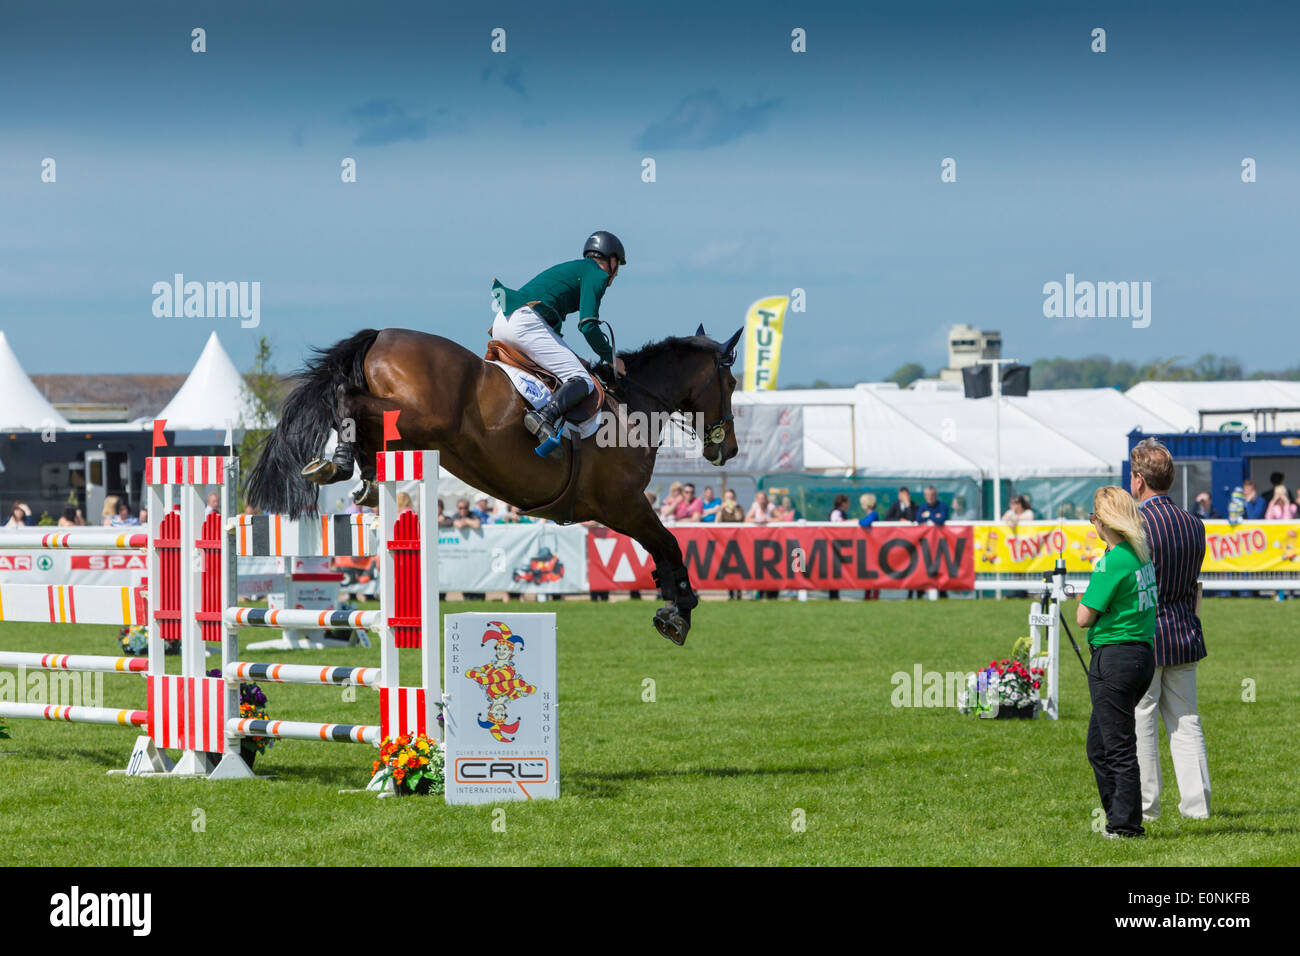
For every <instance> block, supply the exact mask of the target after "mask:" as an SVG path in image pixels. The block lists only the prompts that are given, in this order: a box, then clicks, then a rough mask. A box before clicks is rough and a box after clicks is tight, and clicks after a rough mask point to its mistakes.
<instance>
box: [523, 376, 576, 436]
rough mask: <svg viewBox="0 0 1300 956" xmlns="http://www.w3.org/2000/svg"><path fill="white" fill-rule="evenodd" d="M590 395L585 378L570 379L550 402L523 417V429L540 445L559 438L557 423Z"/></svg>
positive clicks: (557, 390)
mask: <svg viewBox="0 0 1300 956" xmlns="http://www.w3.org/2000/svg"><path fill="white" fill-rule="evenodd" d="M588 394H590V389H588V388H587V380H586V379H585V378H571V379H569V380H568V381H567V382H565V383H564V384H563V385H561V386H560V387H559V388H557V389H556V390H555V392H554V394H552V395H551V400H550V401H549V402H547V403H546V404H545V405H543V406H542V407H541V408H537V409H533V410H531V411H529V412H528V414H526V415H525V416H524V427H525V428H527V429H528V430H529V431H530V432H532V433H533V434H534V435H536V436H537V437H538V438H539V439H540V440H541V441H542V443H546V442H548V441H554V440H555V439H557V438H558V437H559V422H560V419H561V418H562V417H563V416H564V413H565V412H567V411H568V410H569V409H570V408H572V407H573V406H574V405H576V404H578V402H580V401H582V400H583V399H584V398H586V397H587V395H588Z"/></svg>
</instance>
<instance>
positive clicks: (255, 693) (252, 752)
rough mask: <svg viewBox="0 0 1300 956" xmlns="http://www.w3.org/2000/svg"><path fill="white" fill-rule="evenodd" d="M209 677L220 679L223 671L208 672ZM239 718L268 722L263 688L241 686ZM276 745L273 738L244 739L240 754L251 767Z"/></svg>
mask: <svg viewBox="0 0 1300 956" xmlns="http://www.w3.org/2000/svg"><path fill="white" fill-rule="evenodd" d="M208 676H209V677H220V676H221V669H220V668H214V669H213V670H210V671H208ZM239 716H240V717H241V718H243V719H244V720H266V719H268V717H267V713H266V695H265V694H264V693H262V688H261V687H259V686H258V685H257V684H243V683H241V684H240V685H239ZM274 745H275V739H274V738H272V737H243V738H241V739H240V741H239V752H240V754H241V755H242V756H243V758H244V761H245V763H247V764H248V765H249V766H250V767H251V766H252V765H253V760H254V758H255V757H256V756H257V755H258V754H260V753H265V752H266V751H267V750H269V749H270V748H271V747H272V746H274Z"/></svg>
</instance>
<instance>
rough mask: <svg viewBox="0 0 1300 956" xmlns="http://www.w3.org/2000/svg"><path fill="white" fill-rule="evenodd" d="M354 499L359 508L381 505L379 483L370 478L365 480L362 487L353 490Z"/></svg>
mask: <svg viewBox="0 0 1300 956" xmlns="http://www.w3.org/2000/svg"><path fill="white" fill-rule="evenodd" d="M352 500H353V501H354V502H355V503H356V505H357V507H359V508H377V507H379V485H377V484H376V483H375V482H373V481H370V480H368V479H367V480H366V481H363V482H362V483H361V487H360V488H358V489H357V490H356V491H354V492H352Z"/></svg>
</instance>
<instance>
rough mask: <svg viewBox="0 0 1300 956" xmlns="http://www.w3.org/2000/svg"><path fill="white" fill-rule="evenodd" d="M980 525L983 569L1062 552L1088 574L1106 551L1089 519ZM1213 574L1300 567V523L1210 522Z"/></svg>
mask: <svg viewBox="0 0 1300 956" xmlns="http://www.w3.org/2000/svg"><path fill="white" fill-rule="evenodd" d="M974 529H975V571H976V573H978V574H998V573H1002V574H1030V573H1037V572H1040V571H1050V570H1051V569H1052V568H1053V567H1054V566H1055V565H1056V559H1057V557H1059V556H1064V557H1065V569H1066V570H1067V571H1073V572H1079V573H1085V574H1086V573H1088V572H1091V571H1092V566H1093V564H1094V563H1096V561H1097V559H1098V558H1100V557H1101V556H1102V555H1103V554H1104V553H1105V551H1106V546H1105V544H1104V542H1102V541H1101V540H1100V539H1099V538H1098V537H1097V532H1096V530H1095V529H1094V528H1093V527H1092V525H1091V523H1089V522H1079V521H1070V522H1059V523H1055V524H1049V523H1047V522H1022V523H1021V524H1019V525H1017V526H1016V527H1015V528H1009V527H1007V526H1006V525H1000V524H979V525H975V526H974ZM1201 570H1202V571H1204V572H1211V573H1226V572H1233V571H1235V572H1243V571H1244V572H1280V571H1300V522H1294V521H1249V522H1243V523H1241V524H1235V525H1234V524H1229V523H1228V522H1227V521H1207V522H1205V561H1204V562H1203V563H1202V564H1201Z"/></svg>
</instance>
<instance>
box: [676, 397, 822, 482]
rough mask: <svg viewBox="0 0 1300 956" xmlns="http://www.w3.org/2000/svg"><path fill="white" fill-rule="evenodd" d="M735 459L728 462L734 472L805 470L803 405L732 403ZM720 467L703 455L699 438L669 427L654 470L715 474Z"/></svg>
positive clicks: (729, 468)
mask: <svg viewBox="0 0 1300 956" xmlns="http://www.w3.org/2000/svg"><path fill="white" fill-rule="evenodd" d="M731 413H732V414H733V415H734V416H735V429H736V444H737V446H738V448H739V451H738V452H737V454H736V457H735V458H733V459H731V461H729V462H727V470H728V471H734V472H765V471H802V470H803V406H801V405H767V404H763V405H748V404H739V403H733V404H732V406H731ZM717 470H718V467H717V465H715V464H713V462H711V461H709V460H708V459H707V458H705V457H704V455H703V454H702V448H701V445H700V442H699V439H698V437H696V436H691V435H688V434H686V433H685V432H683V431H682V430H681V428H679V427H678V426H677V425H675V424H673V425H670V426H669V428H668V431H667V432H666V433H665V435H664V438H663V440H662V441H661V442H660V444H659V453H658V455H657V456H656V457H655V471H656V472H657V473H659V474H673V475H676V474H681V473H683V472H697V471H698V472H705V473H707V472H713V471H717Z"/></svg>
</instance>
